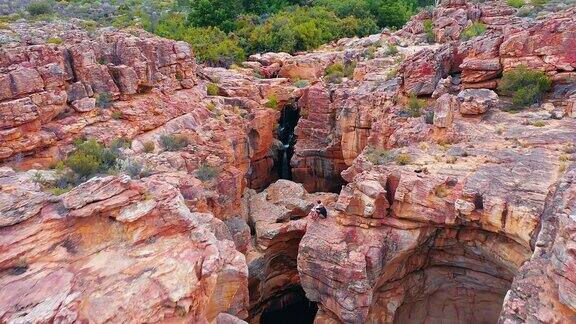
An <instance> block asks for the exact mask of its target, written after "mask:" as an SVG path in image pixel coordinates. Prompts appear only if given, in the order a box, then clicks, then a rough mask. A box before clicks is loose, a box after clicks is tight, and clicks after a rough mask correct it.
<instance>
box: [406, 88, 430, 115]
mask: <svg viewBox="0 0 576 324" xmlns="http://www.w3.org/2000/svg"><path fill="white" fill-rule="evenodd" d="M424 107H426V100H424V99H419V98H418V96H416V95H415V94H414V93H411V94H410V97H409V98H408V102H407V107H406V109H405V110H404V111H405V112H406V113H408V115H410V117H420V116H422V108H424Z"/></svg>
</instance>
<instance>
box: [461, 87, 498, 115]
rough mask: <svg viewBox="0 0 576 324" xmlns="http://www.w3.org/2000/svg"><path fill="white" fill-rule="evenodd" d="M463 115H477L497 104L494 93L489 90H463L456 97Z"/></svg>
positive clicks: (496, 96) (496, 97)
mask: <svg viewBox="0 0 576 324" xmlns="http://www.w3.org/2000/svg"><path fill="white" fill-rule="evenodd" d="M456 98H457V99H458V102H459V103H460V113H461V114H463V115H479V114H483V113H485V112H487V111H488V110H489V109H490V108H492V107H494V106H495V104H496V103H497V102H498V95H497V94H496V92H494V91H492V90H489V89H465V90H462V91H460V93H459V94H458V96H457V97H456Z"/></svg>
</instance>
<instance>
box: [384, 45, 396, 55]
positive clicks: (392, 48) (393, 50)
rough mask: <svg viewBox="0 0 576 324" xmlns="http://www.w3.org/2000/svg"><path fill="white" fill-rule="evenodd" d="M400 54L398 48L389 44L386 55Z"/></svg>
mask: <svg viewBox="0 0 576 324" xmlns="http://www.w3.org/2000/svg"><path fill="white" fill-rule="evenodd" d="M396 54H398V47H396V45H394V44H388V47H387V48H386V55H396Z"/></svg>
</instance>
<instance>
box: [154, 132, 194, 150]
mask: <svg viewBox="0 0 576 324" xmlns="http://www.w3.org/2000/svg"><path fill="white" fill-rule="evenodd" d="M188 144H190V142H189V141H188V139H187V138H186V137H184V136H183V135H174V134H169V135H167V134H163V135H161V136H160V145H161V146H162V148H163V149H164V151H169V152H175V151H180V150H181V149H183V148H185V147H186V146H188Z"/></svg>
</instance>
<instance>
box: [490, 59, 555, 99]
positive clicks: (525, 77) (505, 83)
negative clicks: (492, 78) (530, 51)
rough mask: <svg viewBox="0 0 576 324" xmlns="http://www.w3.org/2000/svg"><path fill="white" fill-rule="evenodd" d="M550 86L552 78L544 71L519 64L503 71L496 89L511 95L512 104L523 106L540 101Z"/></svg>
mask: <svg viewBox="0 0 576 324" xmlns="http://www.w3.org/2000/svg"><path fill="white" fill-rule="evenodd" d="M551 86H552V80H550V77H549V76H548V75H547V74H546V73H545V72H543V71H539V70H532V69H529V68H527V67H526V66H523V65H521V66H518V67H516V68H514V69H512V70H510V71H507V72H504V75H503V76H502V80H501V82H500V85H499V86H498V90H499V91H500V92H501V93H502V94H505V95H511V96H512V104H514V106H516V107H525V106H529V105H532V104H534V103H537V102H540V101H541V100H542V98H543V97H544V94H545V93H546V92H547V91H549V90H550V88H551Z"/></svg>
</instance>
